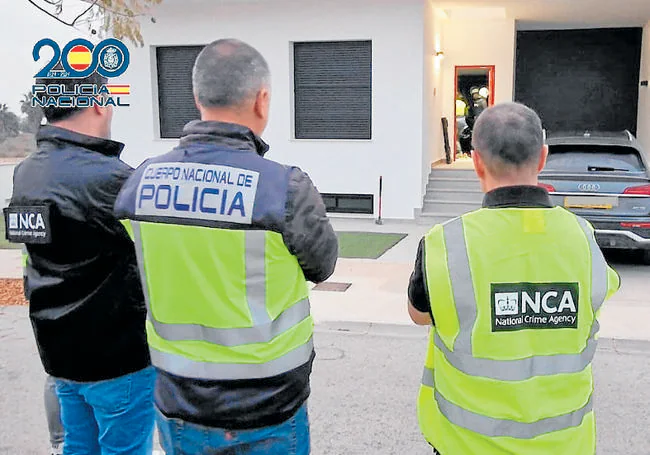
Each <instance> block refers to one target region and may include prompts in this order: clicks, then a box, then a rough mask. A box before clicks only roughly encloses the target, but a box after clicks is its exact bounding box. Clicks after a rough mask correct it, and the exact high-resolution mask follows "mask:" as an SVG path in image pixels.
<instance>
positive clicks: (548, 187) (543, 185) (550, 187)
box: [537, 183, 555, 193]
mask: <svg viewBox="0 0 650 455" xmlns="http://www.w3.org/2000/svg"><path fill="white" fill-rule="evenodd" d="M537 186H539V187H540V188H544V189H545V190H546V191H548V192H549V193H554V192H555V187H554V186H553V185H549V184H548V183H538V184H537Z"/></svg>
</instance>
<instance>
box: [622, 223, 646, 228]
mask: <svg viewBox="0 0 650 455" xmlns="http://www.w3.org/2000/svg"><path fill="white" fill-rule="evenodd" d="M621 227H624V228H627V229H634V228H641V229H650V223H621Z"/></svg>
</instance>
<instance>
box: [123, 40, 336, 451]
mask: <svg viewBox="0 0 650 455" xmlns="http://www.w3.org/2000/svg"><path fill="white" fill-rule="evenodd" d="M192 83H193V88H194V96H195V98H196V103H197V106H198V109H199V111H200V113H201V120H196V121H192V122H190V123H188V124H187V125H186V126H185V128H184V130H183V134H182V136H181V139H180V144H179V145H178V146H177V147H176V148H174V149H173V150H172V151H171V152H169V153H167V154H165V155H162V156H159V157H156V158H153V159H150V160H147V161H145V162H144V163H143V164H142V165H141V166H140V167H139V168H138V169H137V170H136V171H135V173H134V174H133V176H132V177H131V178H130V179H129V180H128V181H127V183H126V185H125V186H124V188H123V189H122V192H121V193H120V195H119V197H118V200H117V203H116V212H117V214H118V216H119V217H120V218H122V219H124V218H126V219H128V220H129V221H127V222H126V223H125V224H126V225H127V226H128V227H129V229H130V231H131V234H132V235H133V238H134V241H135V248H136V254H137V256H138V265H139V266H140V274H141V277H142V282H143V287H144V294H145V300H146V303H147V307H148V320H147V335H148V341H149V347H150V350H151V360H152V363H153V365H154V366H155V367H156V368H157V369H158V372H159V376H158V380H157V382H156V387H155V402H156V406H157V408H158V411H159V412H158V428H159V430H160V434H161V438H160V439H161V445H162V447H163V449H164V450H165V452H166V453H167V455H184V454H188V455H190V454H198V453H214V454H217V453H219V454H226V453H233V454H234V453H237V454H241V455H244V454H248V455H257V454H269V455H286V454H299V455H305V454H308V453H309V450H310V442H309V423H308V418H307V405H306V400H307V397H308V396H309V391H310V388H309V375H310V373H311V366H312V362H313V359H314V347H313V339H312V335H313V325H314V324H313V320H312V317H311V315H310V306H309V289H308V286H307V280H310V281H313V282H321V281H324V280H326V279H327V278H328V277H329V276H330V275H331V274H332V273H333V271H334V266H335V264H336V259H337V255H338V241H337V238H336V235H335V233H334V230H333V229H332V226H331V225H330V222H329V220H328V218H327V216H326V213H325V205H324V203H323V200H322V199H321V196H320V194H319V193H318V191H317V190H316V188H315V186H314V185H313V184H312V182H311V180H310V179H309V177H308V176H307V174H305V173H304V172H303V171H301V170H300V169H298V168H297V167H292V166H284V165H281V164H279V163H276V162H274V161H271V160H268V159H265V158H264V154H265V153H266V152H267V150H268V148H269V147H268V145H266V144H265V143H264V141H262V139H261V138H260V137H259V136H260V134H262V132H263V131H264V129H265V127H266V124H267V120H268V113H269V101H270V100H269V97H270V93H269V90H270V86H269V83H270V76H269V68H268V65H267V63H266V61H265V60H264V58H263V57H262V56H261V55H260V53H259V52H257V51H256V50H255V49H253V48H252V47H251V46H249V45H247V44H245V43H242V42H240V41H237V40H220V41H215V42H214V43H212V44H209V45H207V46H206V47H205V48H204V49H203V50H202V51H201V53H200V54H199V56H198V57H197V59H196V63H195V64H194V69H193V73H192Z"/></svg>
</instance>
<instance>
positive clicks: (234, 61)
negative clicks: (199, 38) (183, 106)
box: [192, 39, 271, 107]
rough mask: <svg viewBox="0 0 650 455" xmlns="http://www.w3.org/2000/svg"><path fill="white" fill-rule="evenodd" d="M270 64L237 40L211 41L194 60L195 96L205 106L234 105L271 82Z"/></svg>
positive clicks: (193, 79)
mask: <svg viewBox="0 0 650 455" xmlns="http://www.w3.org/2000/svg"><path fill="white" fill-rule="evenodd" d="M270 78H271V76H270V71H269V65H268V64H267V63H266V60H264V57H262V54H260V53H259V52H258V51H257V50H256V49H255V48H253V47H252V46H249V45H248V44H246V43H244V42H242V41H239V40H236V39H222V40H218V41H214V42H212V43H210V44H208V45H207V46H205V47H204V48H203V50H202V51H201V53H199V56H198V57H197V58H196V62H194V68H193V69H192V86H193V90H194V96H195V97H196V98H197V99H198V102H199V104H200V105H201V106H204V107H235V106H239V105H241V104H242V103H243V102H245V101H247V100H249V99H250V98H252V97H254V96H255V95H256V94H257V92H258V91H259V90H260V89H262V88H269V85H270Z"/></svg>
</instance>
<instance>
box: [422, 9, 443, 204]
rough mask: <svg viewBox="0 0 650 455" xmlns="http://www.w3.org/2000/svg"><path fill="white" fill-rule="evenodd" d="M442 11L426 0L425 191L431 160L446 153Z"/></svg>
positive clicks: (423, 137)
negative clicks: (439, 54) (443, 130)
mask: <svg viewBox="0 0 650 455" xmlns="http://www.w3.org/2000/svg"><path fill="white" fill-rule="evenodd" d="M440 15H441V11H440V10H438V9H436V8H435V4H434V3H433V2H432V1H431V0H424V68H423V69H424V83H423V97H424V98H423V103H422V108H423V114H422V191H423V192H424V191H425V188H426V185H427V182H428V180H429V173H430V172H431V163H433V162H436V161H438V160H441V159H443V158H444V156H445V151H444V146H443V136H442V125H441V118H442V91H441V82H442V75H441V73H442V66H441V62H442V61H441V59H440V58H439V57H436V52H438V51H440V50H442V48H443V42H442V39H443V37H442V22H441V17H440Z"/></svg>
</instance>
